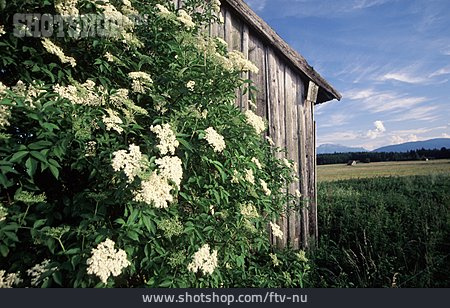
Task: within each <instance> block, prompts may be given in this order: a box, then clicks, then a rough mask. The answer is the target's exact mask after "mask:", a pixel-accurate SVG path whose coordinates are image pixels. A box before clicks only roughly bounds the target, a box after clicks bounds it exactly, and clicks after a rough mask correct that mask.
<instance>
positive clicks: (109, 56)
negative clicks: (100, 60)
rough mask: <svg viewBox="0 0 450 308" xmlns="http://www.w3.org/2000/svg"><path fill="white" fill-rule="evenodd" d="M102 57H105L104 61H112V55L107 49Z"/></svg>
mask: <svg viewBox="0 0 450 308" xmlns="http://www.w3.org/2000/svg"><path fill="white" fill-rule="evenodd" d="M104 57H105V58H106V61H108V62H113V61H114V56H113V55H112V54H111V53H110V52H109V51H108V52H106V53H105V56H104Z"/></svg>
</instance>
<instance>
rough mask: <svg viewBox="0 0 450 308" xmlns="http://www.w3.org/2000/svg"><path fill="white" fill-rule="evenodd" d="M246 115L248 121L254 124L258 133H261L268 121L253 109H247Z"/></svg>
mask: <svg viewBox="0 0 450 308" xmlns="http://www.w3.org/2000/svg"><path fill="white" fill-rule="evenodd" d="M245 117H246V118H247V123H248V124H250V125H251V126H253V128H254V129H255V131H256V133H257V134H261V133H262V132H263V131H265V129H266V123H265V122H264V119H263V118H261V117H260V116H258V115H256V114H255V113H254V112H253V111H251V110H247V111H245Z"/></svg>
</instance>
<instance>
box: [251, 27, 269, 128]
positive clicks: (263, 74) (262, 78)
mask: <svg viewBox="0 0 450 308" xmlns="http://www.w3.org/2000/svg"><path fill="white" fill-rule="evenodd" d="M248 59H249V60H250V61H252V62H253V63H254V64H255V65H256V66H257V67H258V68H259V72H258V74H255V73H253V72H250V74H249V78H250V79H251V80H252V81H253V85H254V86H255V87H256V88H257V91H253V92H251V95H250V96H252V97H253V98H254V103H255V104H256V107H257V109H256V110H254V108H252V110H253V111H254V112H255V113H256V114H257V115H259V116H260V117H263V118H266V119H267V120H270V119H269V115H268V111H267V106H268V102H269V100H268V97H267V88H268V85H267V82H268V78H267V77H268V72H267V53H266V50H265V47H264V44H263V43H262V42H261V41H260V40H259V38H258V37H257V36H255V35H254V34H253V33H252V32H251V33H250V35H249V48H248Z"/></svg>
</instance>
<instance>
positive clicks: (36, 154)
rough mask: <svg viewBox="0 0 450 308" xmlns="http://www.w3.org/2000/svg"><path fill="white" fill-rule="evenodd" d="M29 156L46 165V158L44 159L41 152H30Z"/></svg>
mask: <svg viewBox="0 0 450 308" xmlns="http://www.w3.org/2000/svg"><path fill="white" fill-rule="evenodd" d="M30 154H31V156H33V157H35V158H37V159H38V160H40V161H41V162H43V163H47V157H45V156H44V155H43V154H42V153H41V152H37V151H31V152H30Z"/></svg>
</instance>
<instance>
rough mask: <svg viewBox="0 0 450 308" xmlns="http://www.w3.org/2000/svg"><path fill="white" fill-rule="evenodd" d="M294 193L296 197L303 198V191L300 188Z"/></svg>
mask: <svg viewBox="0 0 450 308" xmlns="http://www.w3.org/2000/svg"><path fill="white" fill-rule="evenodd" d="M294 194H295V197H296V198H301V197H302V193H301V192H300V190H298V189H296V190H295V192H294Z"/></svg>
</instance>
